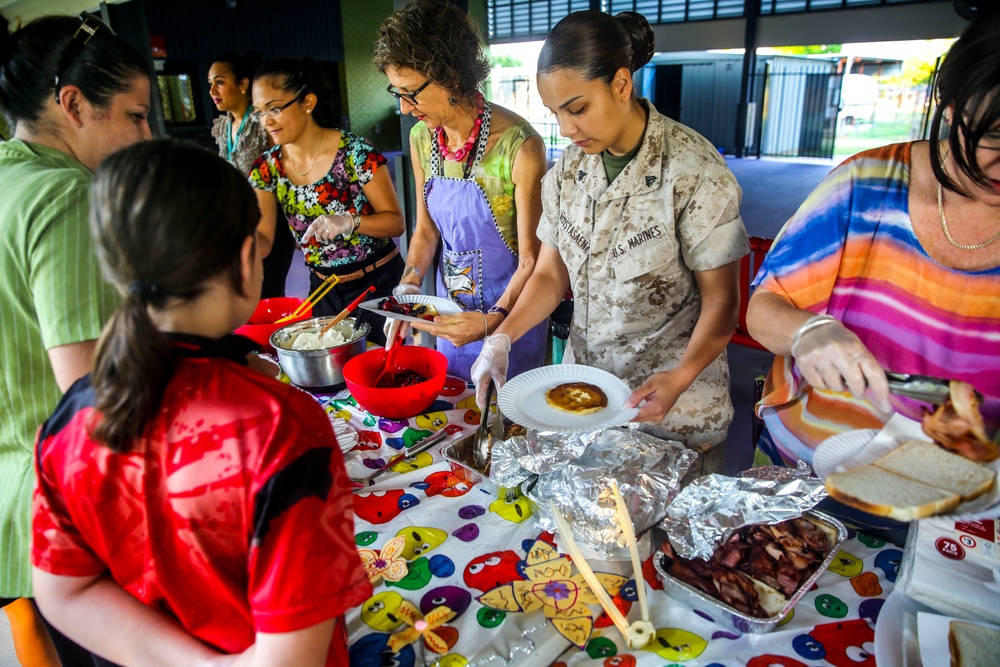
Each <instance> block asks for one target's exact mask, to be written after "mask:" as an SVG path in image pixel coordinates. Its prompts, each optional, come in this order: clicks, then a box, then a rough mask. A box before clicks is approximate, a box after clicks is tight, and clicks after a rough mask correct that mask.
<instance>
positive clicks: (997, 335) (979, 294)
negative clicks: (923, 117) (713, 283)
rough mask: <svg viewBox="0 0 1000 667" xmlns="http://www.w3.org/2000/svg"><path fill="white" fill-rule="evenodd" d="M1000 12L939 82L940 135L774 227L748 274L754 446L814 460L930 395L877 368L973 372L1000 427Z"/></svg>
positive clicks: (867, 157)
mask: <svg viewBox="0 0 1000 667" xmlns="http://www.w3.org/2000/svg"><path fill="white" fill-rule="evenodd" d="M998 43H1000V16H995V17H993V18H989V19H981V20H979V21H978V22H977V23H975V24H973V25H971V26H970V27H969V28H968V29H966V31H965V32H964V33H963V35H962V37H961V38H960V39H959V40H958V41H957V42H956V43H955V44H954V45H953V46H952V49H951V51H950V52H949V54H948V56H947V58H946V59H945V62H944V65H943V66H942V68H941V72H940V76H939V80H938V96H939V104H938V108H937V111H936V113H935V115H934V118H933V122H932V125H931V136H941V135H940V132H939V131H940V130H941V125H942V122H943V123H945V124H947V125H949V126H950V128H951V131H950V132H949V133H948V135H949V136H948V138H947V139H944V140H941V141H937V140H935V141H930V142H928V141H917V142H912V143H905V144H896V145H893V146H886V147H883V148H879V149H876V150H872V151H867V152H864V153H861V154H859V155H856V156H854V157H853V158H851V159H849V160H848V161H846V162H845V163H844V164H842V165H841V166H839V167H838V168H836V169H835V170H834V171H833V172H832V173H831V174H830V175H829V176H828V177H827V178H826V179H825V180H824V181H823V183H821V184H820V186H819V187H818V188H817V189H816V190H815V191H814V192H813V193H812V194H811V195H810V196H809V198H808V199H807V200H806V201H805V203H804V204H803V205H802V207H801V208H800V209H799V210H798V212H797V213H796V214H795V215H794V216H793V217H792V218H791V220H789V221H788V222H787V223H786V224H785V227H784V228H783V229H782V230H781V232H780V233H779V235H778V237H777V239H776V242H775V244H774V246H773V247H772V249H771V252H770V253H769V255H768V257H767V259H766V261H765V262H764V265H763V267H762V268H761V271H760V273H759V274H758V275H757V278H756V280H755V281H754V283H753V287H752V289H753V290H754V292H753V296H752V297H751V299H750V305H749V309H748V311H747V323H748V325H749V328H750V333H751V334H752V335H753V336H754V338H756V339H757V340H759V341H760V342H761V343H762V344H763V345H764V346H765V347H767V348H768V349H769V350H771V351H772V352H774V353H775V354H776V355H777V356H776V358H775V362H774V366H773V368H772V369H771V373H770V375H769V376H768V379H767V383H766V385H765V389H764V398H763V400H762V401H761V402H760V403H759V404H758V406H757V411H758V414H759V415H760V416H761V417H762V418H763V420H764V422H765V424H766V426H767V431H766V433H765V436H764V437H762V438H761V441H760V442H759V443H758V446H759V450H760V452H761V453H763V454H765V455H767V457H768V458H770V459H771V461H772V462H774V463H776V464H782V463H783V464H786V465H794V464H795V461H796V460H798V459H802V460H805V461H807V462H809V463H811V462H812V457H813V452H814V450H815V448H816V446H817V445H818V444H819V443H821V442H822V441H823V440H824V439H825V438H827V437H829V436H831V435H834V434H837V433H841V432H844V431H848V430H851V429H859V428H881V427H882V425H883V424H884V423H885V422H886V421H887V419H888V418H889V417H890V416H891V414H892V413H893V412H899V413H901V414H903V415H905V416H907V417H910V418H914V419H920V417H921V414H922V410H923V408H924V405H925V404H921V403H918V402H916V401H912V400H909V399H905V398H901V397H898V396H890V394H889V391H888V383H887V380H886V377H885V374H884V372H883V371H884V370H892V371H897V372H902V373H919V374H926V375H934V376H939V377H947V378H951V379H955V380H963V381H966V382H969V383H971V384H972V385H973V386H974V387H975V388H976V389H977V390H978V391H979V392H980V393H982V394H983V396H984V397H985V400H984V402H983V404H982V406H981V407H982V411H983V416H984V418H985V421H986V426H987V430H988V432H990V433H992V432H994V431H996V429H997V428H998V427H1000V243H998V242H997V241H998V240H1000V51H998V50H997V48H996V45H997V44H998Z"/></svg>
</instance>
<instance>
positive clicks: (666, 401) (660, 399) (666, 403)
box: [625, 370, 691, 424]
mask: <svg viewBox="0 0 1000 667" xmlns="http://www.w3.org/2000/svg"><path fill="white" fill-rule="evenodd" d="M690 386H691V382H690V381H689V380H687V379H685V378H684V377H682V376H681V373H680V371H677V370H671V371H660V372H659V373H653V374H652V375H650V376H649V378H647V379H646V381H645V382H643V383H642V386H640V387H639V388H638V389H636V390H635V391H633V392H632V394H631V395H630V396H629V397H628V400H627V401H625V407H626V408H634V407H637V406H639V405H640V404H641V407H640V409H639V414H637V415H636V416H635V417H634V418H633V419H632V421H634V422H651V423H654V424H656V423H659V422H661V421H663V419H664V418H665V417H666V416H667V413H668V412H670V411H671V410H672V409H673V407H674V404H675V403H677V399H678V398H680V395H681V394H683V393H684V392H685V391H686V390H687V388H688V387H690ZM643 401H645V402H643Z"/></svg>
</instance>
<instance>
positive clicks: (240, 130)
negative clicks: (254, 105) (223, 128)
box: [226, 109, 250, 159]
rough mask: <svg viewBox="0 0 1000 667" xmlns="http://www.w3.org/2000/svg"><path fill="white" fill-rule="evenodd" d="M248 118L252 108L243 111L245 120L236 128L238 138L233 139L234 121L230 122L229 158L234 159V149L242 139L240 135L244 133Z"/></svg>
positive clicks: (227, 147)
mask: <svg viewBox="0 0 1000 667" xmlns="http://www.w3.org/2000/svg"><path fill="white" fill-rule="evenodd" d="M248 118H250V109H247V110H246V111H244V112H243V120H241V121H240V126H239V127H238V128H237V129H236V139H233V131H232V123H231V122H230V130H229V133H228V135H227V136H226V152H227V153H228V155H227V158H228V159H232V157H233V151H235V150H236V144H237V142H239V140H240V135H241V134H243V127H244V126H245V125H246V124H247V119H248Z"/></svg>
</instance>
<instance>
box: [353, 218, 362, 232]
mask: <svg viewBox="0 0 1000 667" xmlns="http://www.w3.org/2000/svg"><path fill="white" fill-rule="evenodd" d="M351 217H352V218H354V229H352V230H351V233H352V234H353V233H354V232H356V231H358V227H360V226H361V216H360V215H358V214H357V213H354V214H352V215H351Z"/></svg>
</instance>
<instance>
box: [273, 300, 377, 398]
mask: <svg viewBox="0 0 1000 667" xmlns="http://www.w3.org/2000/svg"><path fill="white" fill-rule="evenodd" d="M332 319H333V316H330V317H314V318H312V319H311V320H305V321H302V322H295V323H294V324H289V325H288V326H286V327H283V328H281V329H278V330H277V331H275V332H274V333H273V334H272V335H271V345H272V346H273V347H274V349H275V351H276V352H277V353H278V363H280V364H281V370H283V371H284V372H285V375H287V376H288V379H290V380H291V381H292V382H293V383H294V384H296V385H298V386H300V387H330V388H334V389H336V388H342V387H344V386H346V383H345V382H344V372H343V371H344V364H346V363H347V362H348V361H350V360H351V359H353V358H354V357H356V356H358V355H359V354H361V353H362V352H364V351H365V344H366V342H367V340H368V333H369V332H370V331H371V327H370V326H369V325H368V323H367V322H362V323H361V328H360V330H359V331H358V337H357V338H354V339H353V340H349V341H348V342H346V343H344V344H343V345H337V346H334V347H329V348H323V349H320V350H292V349H290V348H291V346H292V343H293V342H294V341H295V339H296V337H298V335H299V334H303V333H316V332H318V331H319V330H320V329H322V328H323V327H324V326H325V325H326V324H327V323H328V322H329V321H330V320H332ZM353 326H354V318H353V317H348V318H345V319H344V321H343V322H340V323H339V324H337V325H336V328H337V329H338V330H339V331H341V333H342V334H343V335H344V337H345V338H348V337H349V336H350V334H351V328H352V327H353Z"/></svg>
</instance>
